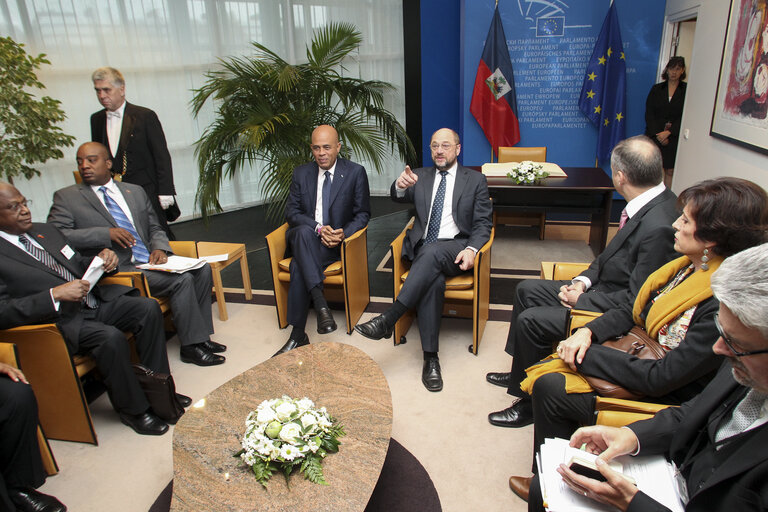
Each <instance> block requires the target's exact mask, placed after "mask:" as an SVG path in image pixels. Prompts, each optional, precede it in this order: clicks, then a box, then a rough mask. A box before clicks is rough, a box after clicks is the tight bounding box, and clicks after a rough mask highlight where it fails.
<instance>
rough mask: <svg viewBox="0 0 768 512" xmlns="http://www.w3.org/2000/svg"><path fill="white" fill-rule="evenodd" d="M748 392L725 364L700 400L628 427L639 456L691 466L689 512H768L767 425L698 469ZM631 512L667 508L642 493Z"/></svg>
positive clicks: (730, 444)
mask: <svg viewBox="0 0 768 512" xmlns="http://www.w3.org/2000/svg"><path fill="white" fill-rule="evenodd" d="M745 392H746V388H744V387H743V386H740V385H739V384H738V383H737V382H736V381H735V380H733V377H732V374H731V365H730V364H728V363H725V364H723V366H722V367H721V368H720V371H719V372H718V373H717V376H716V377H715V379H714V380H713V381H712V382H711V383H710V384H709V385H708V386H707V387H706V388H705V389H704V391H702V392H701V394H700V395H699V396H698V397H696V398H694V399H693V400H690V401H688V402H686V403H684V404H683V405H682V406H680V407H679V408H677V407H672V408H669V409H665V410H663V411H661V412H659V413H657V414H656V416H654V417H653V418H652V419H649V420H645V421H638V422H635V423H632V424H631V425H629V428H630V429H632V431H634V432H635V434H636V435H637V438H638V439H639V440H640V455H647V454H666V455H667V456H668V457H669V458H670V459H671V460H673V461H674V462H675V463H676V464H678V466H680V465H681V464H682V463H683V461H685V459H686V458H687V457H688V458H689V460H690V462H692V463H693V464H692V466H691V470H690V472H685V471H684V473H683V474H684V475H686V478H687V481H688V491H689V497H690V501H689V502H688V505H687V506H686V507H685V510H686V511H688V512H698V511H701V512H709V511H723V510H726V511H727V510H733V511H737V510H738V511H741V510H749V511H759V510H763V511H764V510H768V450H766V449H765V447H766V446H768V424H763V425H762V426H760V427H757V428H756V429H754V430H752V431H750V432H747V433H745V434H742V435H741V436H739V437H738V438H735V439H734V440H732V441H730V442H728V443H726V444H725V445H724V446H723V448H722V449H721V450H720V452H718V454H717V456H716V459H717V460H716V461H715V463H714V464H712V465H710V464H704V466H706V467H702V465H698V466H697V464H696V461H697V459H699V460H701V458H702V457H703V456H704V455H705V453H706V452H707V449H708V448H711V446H712V443H713V436H714V433H715V432H716V429H717V424H718V422H719V419H720V418H721V417H722V416H723V415H724V414H730V411H731V410H732V409H733V407H734V406H735V405H736V403H737V402H738V400H739V399H740V397H742V396H743V395H744V393H745ZM700 436H701V437H700ZM699 483H700V484H701V485H699ZM627 510H628V511H629V512H634V511H651V510H653V511H655V510H659V511H661V510H667V508H665V507H663V506H661V505H660V504H659V503H657V502H656V501H654V500H652V499H651V498H650V497H648V496H647V495H645V494H643V493H642V492H638V493H637V495H636V496H635V498H634V499H633V500H632V502H631V503H630V505H629V508H628V509H627Z"/></svg>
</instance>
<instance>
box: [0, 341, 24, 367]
mask: <svg viewBox="0 0 768 512" xmlns="http://www.w3.org/2000/svg"><path fill="white" fill-rule="evenodd" d="M0 363H5V364H7V365H9V366H13V367H14V368H18V367H19V358H18V355H17V354H16V345H14V344H13V343H6V342H0Z"/></svg>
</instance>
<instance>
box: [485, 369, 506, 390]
mask: <svg viewBox="0 0 768 512" xmlns="http://www.w3.org/2000/svg"><path fill="white" fill-rule="evenodd" d="M485 380H487V381H488V382H490V383H491V384H493V385H494V386H500V387H502V388H508V387H509V385H510V384H511V383H512V374H511V373H494V372H491V373H486V374H485Z"/></svg>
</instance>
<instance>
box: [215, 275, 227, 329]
mask: <svg viewBox="0 0 768 512" xmlns="http://www.w3.org/2000/svg"><path fill="white" fill-rule="evenodd" d="M211 270H212V271H213V272H212V274H213V289H214V290H216V304H217V305H218V306H219V319H220V320H222V321H224V320H227V319H229V315H227V303H226V302H225V301H224V287H223V285H222V283H221V270H219V269H218V268H211Z"/></svg>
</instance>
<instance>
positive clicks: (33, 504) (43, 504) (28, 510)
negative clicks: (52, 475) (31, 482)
mask: <svg viewBox="0 0 768 512" xmlns="http://www.w3.org/2000/svg"><path fill="white" fill-rule="evenodd" d="M8 496H9V497H10V498H11V501H12V502H13V504H14V505H16V510H18V511H19V512H66V510H67V507H65V506H64V504H63V503H62V502H60V501H59V500H57V499H56V498H54V497H53V496H49V495H47V494H43V493H41V492H37V491H36V490H34V489H33V488H31V487H25V488H21V489H19V488H16V489H8Z"/></svg>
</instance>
